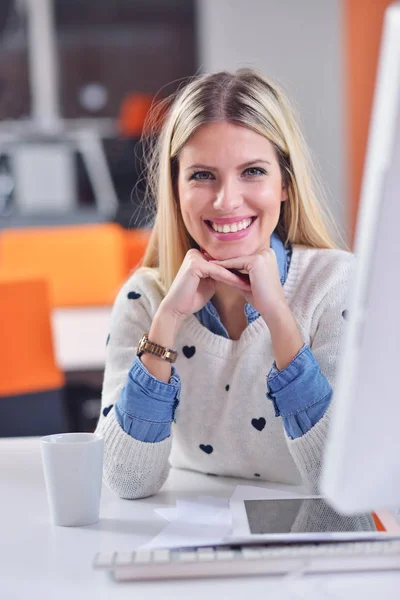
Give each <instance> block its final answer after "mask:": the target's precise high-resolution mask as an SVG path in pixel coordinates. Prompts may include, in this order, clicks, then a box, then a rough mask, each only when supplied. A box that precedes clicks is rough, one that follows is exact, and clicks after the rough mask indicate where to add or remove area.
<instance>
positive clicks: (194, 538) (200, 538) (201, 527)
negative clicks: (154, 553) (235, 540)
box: [145, 496, 232, 548]
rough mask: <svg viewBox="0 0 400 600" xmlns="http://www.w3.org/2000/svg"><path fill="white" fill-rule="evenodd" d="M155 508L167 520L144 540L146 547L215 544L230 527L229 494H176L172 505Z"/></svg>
mask: <svg viewBox="0 0 400 600" xmlns="http://www.w3.org/2000/svg"><path fill="white" fill-rule="evenodd" d="M155 512H156V513H157V514H158V515H160V516H162V517H164V518H165V519H166V520H167V521H169V523H168V524H167V525H166V526H165V527H164V529H163V530H162V531H161V532H160V533H159V534H158V535H157V536H156V537H155V538H153V539H152V540H150V542H148V543H147V544H145V547H147V548H156V547H164V548H174V547H183V546H195V545H201V544H218V543H220V542H222V541H223V539H225V538H226V537H227V536H228V535H229V534H230V532H231V528H232V517H231V510H230V506H229V498H214V497H212V496H199V497H198V498H178V499H177V500H176V506H175V507H167V508H157V509H155Z"/></svg>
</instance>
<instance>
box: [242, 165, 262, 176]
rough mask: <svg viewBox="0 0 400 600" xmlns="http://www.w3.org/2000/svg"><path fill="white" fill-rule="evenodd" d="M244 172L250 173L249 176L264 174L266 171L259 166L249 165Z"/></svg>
mask: <svg viewBox="0 0 400 600" xmlns="http://www.w3.org/2000/svg"><path fill="white" fill-rule="evenodd" d="M244 173H246V174H247V175H250V177H257V176H258V175H265V174H266V171H265V170H264V169H261V168H260V167H249V168H248V169H246V170H245V171H244Z"/></svg>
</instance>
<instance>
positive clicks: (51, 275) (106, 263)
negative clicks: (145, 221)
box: [0, 223, 127, 307]
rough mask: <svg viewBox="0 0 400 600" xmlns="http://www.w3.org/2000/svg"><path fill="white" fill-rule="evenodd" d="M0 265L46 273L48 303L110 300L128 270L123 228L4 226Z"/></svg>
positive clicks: (0, 238) (33, 273)
mask: <svg viewBox="0 0 400 600" xmlns="http://www.w3.org/2000/svg"><path fill="white" fill-rule="evenodd" d="M2 271H3V272H5V273H9V274H18V273H20V274H23V275H24V276H28V277H43V278H45V279H47V281H48V282H49V289H50V303H51V306H52V307H78V306H108V305H111V304H113V302H114V300H115V296H116V294H117V292H118V290H119V288H120V286H121V284H122V282H123V281H124V279H125V277H126V275H127V267H126V239H125V235H124V230H123V229H122V227H120V226H119V225H116V224H113V223H101V224H91V225H76V226H75V225H74V226H57V227H39V228H28V229H5V230H3V231H2V232H1V234H0V273H1V272H2Z"/></svg>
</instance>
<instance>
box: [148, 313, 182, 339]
mask: <svg viewBox="0 0 400 600" xmlns="http://www.w3.org/2000/svg"><path fill="white" fill-rule="evenodd" d="M182 322H183V317H181V316H179V315H177V314H176V313H174V312H173V311H171V310H169V309H168V308H167V307H166V306H164V305H163V303H162V302H161V304H160V306H159V308H158V310H157V312H156V314H155V315H154V317H153V321H152V324H151V327H150V331H149V333H148V335H149V340H150V341H152V342H154V343H156V344H160V345H162V346H167V347H169V348H172V349H174V347H175V341H176V337H177V335H178V333H179V330H180V328H181V325H182Z"/></svg>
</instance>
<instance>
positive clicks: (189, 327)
mask: <svg viewBox="0 0 400 600" xmlns="http://www.w3.org/2000/svg"><path fill="white" fill-rule="evenodd" d="M151 158H152V162H151V171H150V180H149V181H150V184H152V188H151V191H152V193H153V197H155V199H156V204H157V213H156V219H155V224H154V228H153V231H152V235H151V239H150V243H149V246H148V249H147V252H146V255H145V257H144V260H143V267H142V268H140V269H138V270H137V271H136V272H135V273H134V274H133V275H132V276H131V277H130V278H129V280H128V281H127V282H126V283H125V285H124V286H123V287H122V289H121V291H120V292H119V295H118V297H117V300H116V302H115V305H114V308H113V312H112V318H111V329H110V337H109V342H108V346H107V359H106V367H105V376H104V387H103V398H102V414H101V416H100V420H99V424H98V427H97V432H99V433H100V434H102V435H103V436H104V438H105V464H104V477H105V481H106V483H107V484H108V485H109V487H110V488H111V489H113V490H114V491H115V492H116V493H117V494H119V495H120V496H121V497H123V498H140V497H144V496H148V495H151V494H154V493H156V492H157V491H158V490H159V489H160V487H161V486H162V484H163V483H164V481H165V479H166V477H167V475H168V470H169V465H172V466H174V467H181V468H187V469H193V470H197V471H201V472H204V473H213V474H217V475H228V476H236V477H245V478H249V479H263V480H269V481H275V482H283V483H293V484H298V483H300V482H303V483H304V484H306V485H307V486H308V487H309V488H310V489H311V490H312V491H317V485H318V479H319V475H320V470H321V461H322V454H323V449H324V444H325V439H326V435H327V430H328V424H329V413H330V409H329V405H330V400H331V396H332V388H333V385H334V378H335V370H336V362H337V356H338V353H339V343H340V337H341V333H342V329H343V327H344V325H345V320H344V315H345V313H344V311H345V309H346V303H345V298H346V288H347V282H348V279H349V274H350V272H351V266H352V255H351V254H350V253H348V252H345V251H342V250H338V249H335V246H334V243H333V241H332V240H331V237H330V236H329V234H328V231H327V229H326V226H325V224H324V220H323V217H322V215H321V209H320V207H319V205H318V203H317V199H316V194H315V191H314V188H313V179H312V176H311V172H310V166H309V160H308V152H307V149H306V146H305V143H304V140H303V137H302V135H301V132H300V130H299V127H298V125H297V124H296V121H295V119H294V117H293V114H292V111H291V109H290V106H289V104H288V101H287V100H286V98H285V96H284V95H283V93H282V91H280V90H279V89H278V88H277V87H276V86H275V85H274V84H272V83H271V82H268V81H267V80H266V79H264V78H263V77H262V76H261V75H260V74H258V73H256V72H254V71H252V70H240V71H238V72H236V73H234V74H230V73H226V72H222V73H217V74H212V75H204V76H200V77H197V78H195V79H194V80H193V81H191V83H189V84H188V85H187V86H186V87H185V88H184V89H183V90H181V91H180V92H179V93H178V94H177V96H176V98H175V100H174V102H173V103H172V105H171V107H170V109H169V111H168V114H167V116H166V120H165V122H164V125H163V128H162V131H161V134H160V136H159V138H158V142H157V147H156V150H155V152H154V153H153V155H152V157H151ZM143 334H147V337H146V336H145V337H144V338H143V337H142V336H143ZM148 340H149V341H150V342H151V343H150V344H149V342H148ZM137 352H138V355H137ZM175 352H177V358H176V356H175ZM175 358H176V362H175ZM367 519H368V518H367Z"/></svg>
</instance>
